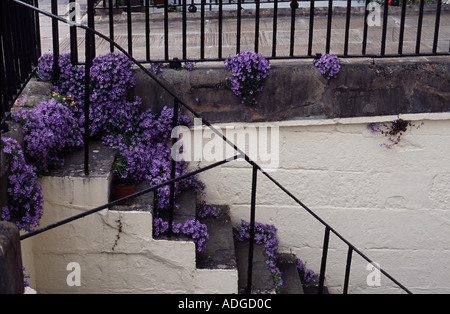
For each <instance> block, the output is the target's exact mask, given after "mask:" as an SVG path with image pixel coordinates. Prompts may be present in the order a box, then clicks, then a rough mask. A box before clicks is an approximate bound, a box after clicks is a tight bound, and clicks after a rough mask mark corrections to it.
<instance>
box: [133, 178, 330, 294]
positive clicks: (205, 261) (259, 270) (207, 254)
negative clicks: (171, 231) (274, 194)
mask: <svg viewBox="0 0 450 314" xmlns="http://www.w3.org/2000/svg"><path fill="white" fill-rule="evenodd" d="M145 187H148V185H147V184H145V183H144V184H142V183H141V185H140V186H138V187H137V190H140V189H143V188H145ZM152 197H153V194H150V195H149V196H146V198H147V199H146V200H145V202H152ZM196 199H197V195H196V194H195V192H193V191H182V192H181V194H180V195H178V196H177V198H176V202H177V203H178V204H179V205H180V207H179V209H178V210H176V211H175V212H174V222H175V223H183V222H184V221H186V220H188V219H192V218H195V217H196ZM137 203H142V197H139V198H137V199H136V200H133V201H132V202H131V204H130V205H131V206H134V205H135V204H137ZM214 207H215V208H216V210H217V216H216V217H214V216H208V217H205V218H200V219H199V220H200V222H201V223H203V224H206V226H207V228H208V233H209V239H208V240H207V242H206V249H205V250H203V251H202V252H197V253H196V267H197V268H198V269H229V270H237V272H238V293H245V288H246V285H247V268H248V241H246V242H239V241H235V240H234V238H233V230H232V228H233V226H232V221H231V218H230V213H229V210H230V209H229V207H228V206H226V205H215V206H214ZM153 208H154V207H153ZM160 216H161V217H162V218H163V219H164V220H167V213H160ZM158 238H159V239H167V237H166V236H159V237H156V239H158ZM172 240H186V236H184V235H176V236H174V237H173V238H172ZM277 267H278V268H279V269H280V271H281V276H282V280H283V288H282V291H281V293H282V294H317V292H318V278H317V277H314V278H313V279H312V280H311V281H310V282H309V283H305V282H304V280H302V279H301V276H300V274H299V271H298V269H297V266H296V258H295V256H294V255H293V254H290V253H282V254H280V256H279V258H278V260H277ZM274 286H275V283H274V280H273V276H272V274H271V273H270V271H269V270H268V269H267V266H266V257H265V247H264V245H258V244H256V243H255V244H254V255H253V284H252V293H256V294H274V293H276V291H275V287H274ZM324 293H328V289H327V288H326V287H324Z"/></svg>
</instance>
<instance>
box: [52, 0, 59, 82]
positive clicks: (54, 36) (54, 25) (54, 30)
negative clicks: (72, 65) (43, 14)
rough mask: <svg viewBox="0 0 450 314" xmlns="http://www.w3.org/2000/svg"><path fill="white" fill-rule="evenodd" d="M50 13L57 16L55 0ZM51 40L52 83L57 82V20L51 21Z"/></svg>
mask: <svg viewBox="0 0 450 314" xmlns="http://www.w3.org/2000/svg"><path fill="white" fill-rule="evenodd" d="M51 11H52V14H53V15H58V2H57V0H52V2H51ZM52 39H53V75H52V81H53V83H55V84H56V83H57V82H58V81H59V72H60V69H59V30H58V20H56V19H52Z"/></svg>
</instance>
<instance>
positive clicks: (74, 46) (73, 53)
mask: <svg viewBox="0 0 450 314" xmlns="http://www.w3.org/2000/svg"><path fill="white" fill-rule="evenodd" d="M76 3H77V2H76V1H75V0H69V4H71V5H74V4H76ZM71 9H74V10H76V8H75V7H72V8H71ZM69 13H70V12H69ZM75 13H77V12H75ZM71 18H72V20H71V22H76V14H74V15H73V16H71ZM70 60H71V62H72V64H77V63H78V43H77V27H76V25H74V24H72V25H71V26H70Z"/></svg>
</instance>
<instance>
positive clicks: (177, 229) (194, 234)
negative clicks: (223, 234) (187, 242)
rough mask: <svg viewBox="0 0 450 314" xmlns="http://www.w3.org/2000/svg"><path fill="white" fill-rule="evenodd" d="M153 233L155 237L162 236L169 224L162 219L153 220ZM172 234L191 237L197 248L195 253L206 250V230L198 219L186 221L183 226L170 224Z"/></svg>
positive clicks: (207, 236) (207, 235)
mask: <svg viewBox="0 0 450 314" xmlns="http://www.w3.org/2000/svg"><path fill="white" fill-rule="evenodd" d="M153 228H154V229H153V231H154V233H155V236H160V235H163V234H165V233H166V232H167V230H169V223H168V222H167V221H164V220H163V219H162V218H155V219H154V221H153ZM172 232H173V233H174V234H184V235H186V236H188V237H191V238H192V239H193V240H194V243H195V244H196V246H197V251H198V252H202V251H203V250H204V249H205V248H206V244H205V242H206V240H208V239H209V234H208V228H207V226H206V225H205V224H202V223H201V222H200V221H199V220H198V219H195V218H193V219H188V220H186V221H185V222H184V223H183V224H181V223H175V222H173V223H172Z"/></svg>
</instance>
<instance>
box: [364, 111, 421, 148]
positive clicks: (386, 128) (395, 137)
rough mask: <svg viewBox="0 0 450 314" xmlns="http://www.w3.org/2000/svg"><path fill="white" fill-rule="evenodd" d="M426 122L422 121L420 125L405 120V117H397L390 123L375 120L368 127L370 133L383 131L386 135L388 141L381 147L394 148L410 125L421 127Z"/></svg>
mask: <svg viewBox="0 0 450 314" xmlns="http://www.w3.org/2000/svg"><path fill="white" fill-rule="evenodd" d="M422 125H424V123H423V122H422V123H421V124H419V125H417V126H416V125H415V124H414V123H412V122H411V121H408V120H403V119H400V118H398V119H395V120H393V121H392V122H391V123H390V124H387V123H381V122H373V123H369V124H368V125H367V129H368V130H369V131H370V133H372V134H374V133H381V134H382V135H384V136H385V137H387V143H382V144H380V147H383V146H384V147H386V148H387V149H392V148H393V146H394V145H397V144H398V143H400V141H401V137H402V135H403V134H404V133H405V132H406V130H407V129H408V127H410V128H412V127H415V128H416V129H419V128H420V127H421V126H422Z"/></svg>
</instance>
